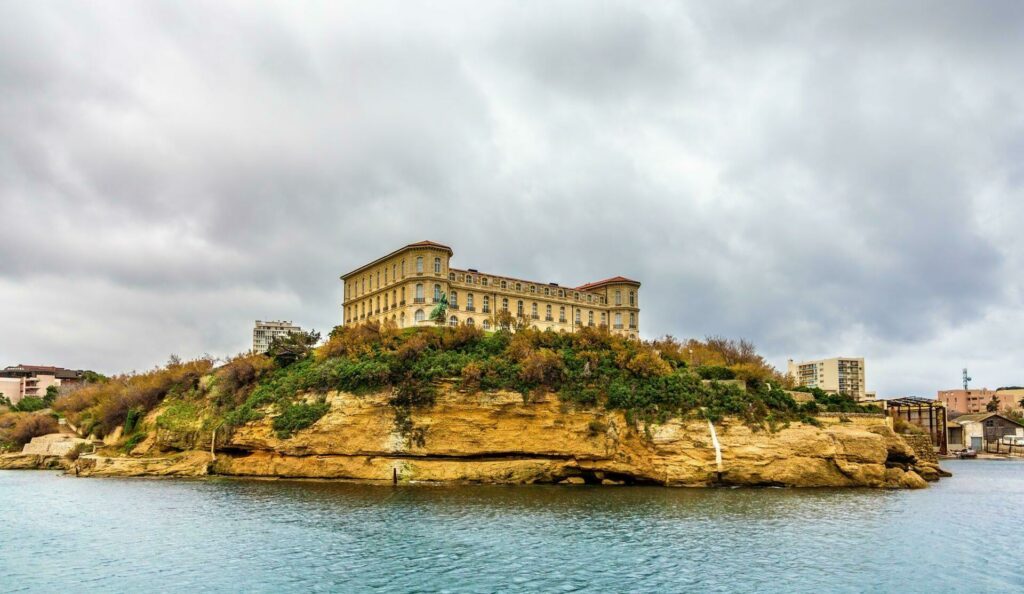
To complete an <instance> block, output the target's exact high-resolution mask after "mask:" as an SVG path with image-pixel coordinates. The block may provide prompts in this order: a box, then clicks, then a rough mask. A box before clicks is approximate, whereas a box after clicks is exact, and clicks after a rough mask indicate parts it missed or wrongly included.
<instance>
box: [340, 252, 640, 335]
mask: <svg viewBox="0 0 1024 594" xmlns="http://www.w3.org/2000/svg"><path fill="white" fill-rule="evenodd" d="M453 253H454V252H453V251H452V249H451V248H450V247H448V246H446V245H442V244H439V243H434V242H432V241H421V242H419V243H413V244H409V245H407V246H404V247H402V248H399V249H398V250H395V251H394V252H391V253H390V254H388V255H386V256H384V257H382V258H378V259H377V260H374V261H373V262H370V263H369V264H365V265H363V266H360V267H358V268H356V269H355V270H353V271H352V272H349V273H348V274H345V275H343V276H342V277H341V280H342V281H343V282H344V283H345V301H344V305H343V308H344V311H343V315H342V318H343V320H344V323H345V324H346V325H351V324H360V323H365V322H370V321H378V322H384V321H392V322H394V323H395V324H396V325H397V326H398V327H400V328H408V327H411V326H419V325H424V324H433V323H434V322H433V321H431V320H430V319H429V318H430V313H431V310H432V309H433V308H434V304H435V303H437V302H438V301H440V299H441V296H442V295H444V296H445V297H446V298H447V300H448V312H447V315H446V318H447V319H446V323H447V324H448V325H451V326H456V325H459V324H466V325H470V326H479V327H481V328H483V329H484V330H491V329H492V327H493V325H494V322H493V320H492V318H493V316H494V315H495V314H496V313H498V312H499V311H508V312H510V313H511V314H512V315H513V316H515V317H517V318H525V319H526V320H527V322H528V323H529V324H530V325H531V326H534V327H536V328H538V329H540V330H548V329H550V330H554V331H556V332H574V331H576V330H578V329H580V328H583V327H589V326H602V325H603V326H607V327H608V328H609V330H611V331H612V332H614V333H616V334H622V335H626V336H630V337H633V338H639V336H640V334H639V332H640V283H639V282H637V281H634V280H630V279H628V278H624V277H621V276H615V277H612V278H608V279H605V280H601V281H597V282H593V283H587V284H585V285H580V286H577V287H569V286H564V285H560V284H558V283H542V282H537V281H529V280H523V279H518V278H513V277H510V276H503V275H498V274H491V273H487V272H479V271H478V270H476V269H475V268H452V267H451V266H450V261H451V257H452V255H453Z"/></svg>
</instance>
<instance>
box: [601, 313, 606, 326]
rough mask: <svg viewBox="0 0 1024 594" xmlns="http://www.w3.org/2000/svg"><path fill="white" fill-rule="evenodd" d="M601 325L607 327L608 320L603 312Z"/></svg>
mask: <svg viewBox="0 0 1024 594" xmlns="http://www.w3.org/2000/svg"><path fill="white" fill-rule="evenodd" d="M601 325H602V326H607V325H608V318H606V317H605V313H604V312H603V311H602V312H601Z"/></svg>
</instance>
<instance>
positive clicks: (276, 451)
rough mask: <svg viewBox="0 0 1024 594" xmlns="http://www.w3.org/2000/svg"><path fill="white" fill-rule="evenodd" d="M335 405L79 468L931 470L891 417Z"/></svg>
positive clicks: (913, 475)
mask: <svg viewBox="0 0 1024 594" xmlns="http://www.w3.org/2000/svg"><path fill="white" fill-rule="evenodd" d="M327 402H328V403H329V404H330V410H329V411H328V412H327V413H326V414H325V415H324V416H323V417H321V418H320V419H319V420H318V421H317V422H316V423H314V424H313V425H312V426H311V427H309V428H307V429H303V430H301V431H298V432H297V433H295V434H294V435H292V436H291V437H289V438H287V439H283V438H281V437H278V435H277V434H276V433H275V431H274V430H273V428H272V426H271V423H270V422H269V420H266V419H264V420H259V421H255V422H251V423H248V424H246V425H244V426H242V427H239V428H237V429H235V430H233V431H231V432H230V433H227V432H225V433H226V435H220V436H219V437H218V438H217V444H216V452H215V456H213V455H211V454H210V451H209V450H208V449H207V450H206V451H200V450H199V449H198V448H199V447H200V444H202V443H203V442H204V440H205V442H206V444H207V445H208V444H209V441H210V439H212V432H209V433H206V434H205V435H204V434H201V433H200V432H196V433H188V434H181V433H178V432H174V431H168V430H165V429H155V430H154V431H153V433H152V434H151V435H150V436H149V437H147V439H146V440H144V441H143V442H142V443H140V445H139V446H138V447H136V448H135V449H134V450H133V451H132V453H133V454H134V455H135V457H119V456H103V455H102V454H98V455H88V456H82V457H81V458H79V460H78V461H77V462H76V463H75V467H76V468H77V472H78V474H79V475H80V476H125V475H177V476H181V475H202V474H206V473H212V474H219V475H228V476H246V477H290V478H317V479H350V480H361V481H382V482H392V481H399V482H414V481H424V482H435V481H436V482H479V483H500V484H525V483H560V482H566V483H596V484H601V483H603V484H657V485H667V486H712V485H749V486H790V487H881V488H921V487H924V486H926V483H925V481H924V479H922V477H921V474H927V475H928V476H933V475H934V473H933V472H931V470H932V469H931V467H930V464H929V463H926V462H923V461H921V460H919V459H918V458H917V456H916V455H915V453H914V451H913V450H912V449H911V448H910V446H908V445H907V444H906V443H905V442H904V441H903V439H901V438H900V436H899V435H897V434H895V433H894V432H893V431H892V430H891V428H890V427H889V425H888V424H887V422H886V419H885V418H884V417H883V416H881V415H856V414H851V415H822V416H819V417H817V418H816V423H817V425H818V426H816V425H814V424H808V423H800V422H792V423H789V424H788V425H786V426H782V427H777V428H775V430H774V431H768V430H764V429H761V430H754V429H752V428H750V427H748V426H746V425H744V424H742V423H741V422H739V421H738V420H732V419H725V420H723V421H721V422H719V423H717V424H715V425H714V433H715V434H714V435H712V433H711V431H712V430H711V428H710V427H709V424H708V423H707V422H706V421H700V420H670V421H667V422H665V423H661V424H653V423H643V422H639V423H637V422H634V423H630V422H628V421H627V419H626V417H625V416H624V415H623V414H622V413H621V412H616V411H607V410H599V409H594V410H589V409H586V408H578V407H575V406H572V405H567V404H565V403H563V402H560V401H559V399H558V398H557V396H556V395H554V394H542V395H537V396H534V397H532V398H531V399H530V401H529V402H524V399H523V397H522V395H520V394H519V393H515V392H503V391H498V392H470V393H467V392H461V391H458V390H455V389H445V390H441V391H440V392H439V395H438V397H437V399H436V402H435V403H434V405H433V406H431V407H429V408H425V409H422V410H416V409H414V410H413V411H412V412H411V413H410V414H409V418H408V419H402V422H396V420H397V419H396V411H395V409H394V408H393V407H392V406H390V405H389V394H388V393H387V392H379V393H374V394H369V395H359V396H357V395H353V394H350V393H346V392H333V393H330V394H328V395H327ZM716 439H717V441H718V443H719V451H720V454H721V464H720V465H719V463H718V462H717V460H716V449H715V447H714V442H715V440H716ZM181 444H191V445H192V447H193V448H195V449H194V450H191V451H186V452H181V451H178V450H177V448H179V447H181ZM919 471H921V472H919Z"/></svg>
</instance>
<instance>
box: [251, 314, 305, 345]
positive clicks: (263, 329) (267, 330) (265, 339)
mask: <svg viewBox="0 0 1024 594" xmlns="http://www.w3.org/2000/svg"><path fill="white" fill-rule="evenodd" d="M292 332H302V328H300V327H299V326H296V325H295V324H292V323H291V322H290V321H269V320H268V321H262V320H256V327H255V328H253V329H252V352H254V353H265V352H267V349H269V348H270V343H271V342H273V340H274V339H275V338H277V337H279V336H287V335H289V334H291V333H292Z"/></svg>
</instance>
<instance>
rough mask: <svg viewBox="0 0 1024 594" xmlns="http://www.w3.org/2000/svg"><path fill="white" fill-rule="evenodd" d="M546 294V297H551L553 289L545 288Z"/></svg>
mask: <svg viewBox="0 0 1024 594" xmlns="http://www.w3.org/2000/svg"><path fill="white" fill-rule="evenodd" d="M544 294H545V295H550V294H551V289H550V288H548V287H544Z"/></svg>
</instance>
